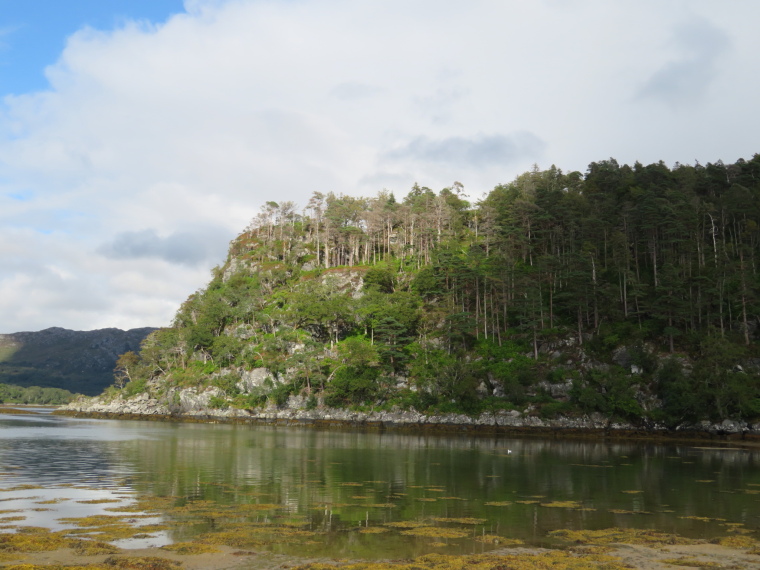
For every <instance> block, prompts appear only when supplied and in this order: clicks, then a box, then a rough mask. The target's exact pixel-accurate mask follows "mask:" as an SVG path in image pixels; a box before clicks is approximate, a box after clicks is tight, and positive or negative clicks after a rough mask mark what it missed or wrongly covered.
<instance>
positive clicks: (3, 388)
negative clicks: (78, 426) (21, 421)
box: [0, 384, 77, 406]
mask: <svg viewBox="0 0 760 570" xmlns="http://www.w3.org/2000/svg"><path fill="white" fill-rule="evenodd" d="M76 396H77V394H72V393H71V392H69V391H68V390H61V389H60V388H42V387H40V386H27V387H24V386H12V385H9V384H0V403H4V404H40V405H44V406H58V405H61V404H68V403H69V402H71V401H72V400H73V399H74V398H76Z"/></svg>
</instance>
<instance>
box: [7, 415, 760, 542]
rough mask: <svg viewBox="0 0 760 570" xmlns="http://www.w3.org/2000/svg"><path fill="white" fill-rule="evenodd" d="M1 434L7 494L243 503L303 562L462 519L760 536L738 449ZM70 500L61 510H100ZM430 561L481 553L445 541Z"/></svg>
mask: <svg viewBox="0 0 760 570" xmlns="http://www.w3.org/2000/svg"><path fill="white" fill-rule="evenodd" d="M0 435H2V439H1V440H0V460H2V464H3V466H4V468H3V471H4V473H3V475H2V479H3V481H4V483H3V487H6V488H7V487H9V486H12V485H18V484H32V485H40V486H42V487H44V488H45V490H44V492H47V491H50V492H53V493H54V492H61V491H62V490H63V489H65V488H66V487H65V486H66V485H72V486H73V487H75V488H76V489H78V490H77V492H82V493H87V494H88V497H89V498H92V497H100V496H112V497H116V498H118V499H119V500H120V501H122V503H128V502H129V501H130V500H132V499H131V498H130V497H131V496H132V495H130V493H137V494H138V495H140V496H146V495H148V496H156V497H170V498H171V501H174V504H176V505H186V504H187V505H192V504H194V502H195V503H197V502H199V501H210V502H211V503H212V504H218V505H220V506H224V505H248V506H249V507H252V509H249V511H248V512H250V513H255V514H251V515H250V516H249V517H248V520H250V521H254V522H272V521H275V522H276V521H277V520H281V521H285V520H287V521H291V522H293V521H298V524H303V525H305V528H309V529H311V530H315V531H320V532H322V533H325V534H323V535H321V536H322V540H321V541H318V542H319V543H318V544H314V545H312V546H309V548H310V549H311V550H310V554H326V555H331V556H338V555H341V556H343V555H362V556H367V555H368V554H367V553H371V552H373V551H374V550H373V549H376V550H380V549H382V548H385V549H386V550H385V552H387V547H388V544H391V543H392V544H393V545H394V552H397V553H398V555H415V554H421V553H424V552H429V551H431V548H432V547H431V544H432V543H431V541H430V540H423V539H420V538H419V537H409V536H407V535H403V534H402V533H400V532H394V533H392V534H383V535H377V536H372V535H369V534H366V535H362V534H360V532H361V530H362V529H366V528H368V527H372V528H377V527H382V526H383V525H386V526H385V527H384V528H386V530H387V528H389V527H388V526H387V525H389V524H393V523H398V522H403V521H423V522H425V524H439V525H440V524H448V523H445V522H444V523H441V522H440V521H450V520H458V521H460V523H461V521H463V520H465V519H468V518H469V519H473V520H477V521H482V522H479V523H477V524H473V525H472V526H469V527H467V528H468V532H470V531H471V532H472V533H473V536H474V535H475V534H478V533H480V534H488V533H492V534H498V535H500V536H503V537H508V538H519V539H522V540H525V541H527V542H529V543H532V544H545V543H546V541H547V538H546V537H547V533H548V532H549V531H551V530H555V529H559V528H579V529H580V528H586V529H600V528H608V527H612V526H620V527H638V528H657V529H660V530H663V531H667V532H675V533H680V534H685V535H687V536H693V537H712V536H723V535H725V534H726V528H727V527H726V524H729V523H731V524H738V523H741V524H743V525H744V528H745V529H748V530H751V531H755V530H757V529H758V527H760V520H759V519H758V514H757V513H759V512H760V509H758V508H757V507H758V504H757V502H758V500H759V499H760V470H758V454H757V452H754V451H748V450H744V449H736V448H712V447H695V446H689V445H653V444H639V443H619V442H615V443H609V442H604V441H560V440H537V439H515V438H505V437H492V438H486V437H469V436H465V435H462V436H433V435H410V434H402V433H356V432H346V431H316V430H312V429H308V428H303V429H298V428H280V427H277V428H275V427H249V426H228V425H197V424H169V423H152V422H118V421H81V420H73V419H68V418H61V417H54V416H48V417H39V416H37V417H34V416H28V417H27V416H12V417H11V416H7V417H3V416H0ZM509 450H511V453H509V452H508V451H509ZM44 492H43V491H40V490H34V491H20V490H19V491H5V492H3V493H1V494H0V495H2V497H1V498H2V500H5V499H8V498H13V496H14V495H13V494H14V493H16V494H18V493H22V494H23V493H25V494H26V495H27V496H28V495H41V494H43V496H47V495H44ZM20 496H22V495H18V496H17V498H18V497H20ZM76 500H77V499H75V498H74V497H71V498H70V501H68V502H69V503H70V504H72V505H75V506H76V507H75V508H76V509H79V510H80V511H82V510H83V509H85V508H86V509H89V510H88V511H87V512H96V511H97V508H96V507H97V506H96V505H81V504H80V503H76ZM35 501H38V499H34V500H27V502H26V503H13V504H14V506H18V505H21V506H18V508H21V509H23V510H25V512H26V510H28V509H30V508H31V505H32V504H34V505H35V506H36V507H39V505H38V504H37V502H35ZM11 503H12V501H11ZM63 504H64V503H62V505H63ZM0 505H3V503H0ZM24 505H25V506H24ZM257 505H258V506H261V507H262V508H261V509H260V510H259V509H257V508H255V507H256V506H257ZM9 508H10V507H9ZM63 508H64V507H60V509H59V510H56V511H55V512H52V513H48V515H46V514H45V512H37V511H35V512H36V513H37V514H35V515H34V516H30V517H29V519H28V521H32V520H33V521H34V522H33V523H31V522H30V524H37V525H39V526H51V524H44V523H43V522H41V521H44V519H45V518H46V516H49V517H50V519H51V520H52V523H53V524H55V517H58V518H60V517H61V516H62V514H61V513H62V510H61V509H63ZM65 516H71V515H68V514H66V515H65ZM77 516H80V515H77ZM81 516H83V515H81ZM167 516H168V517H170V518H171V516H175V515H173V514H167ZM208 519H209V517H208V516H206V518H205V519H204V520H198V521H194V522H193V521H190V522H187V521H185V522H183V525H182V526H181V527H180V528H178V529H174V530H172V531H171V532H172V534H171V535H165V536H157V537H156V538H155V539H154V540H157V541H168V540H172V539H174V540H185V539H188V538H192V537H193V536H194V535H197V534H198V533H201V532H207V531H208V529H209V525H210V524H212V523H210V522H209V520H208ZM51 520H48V523H50V522H51ZM430 521H438V522H433V523H431V522H430ZM185 523H187V524H185ZM462 524H465V523H462ZM357 545H358V546H357ZM283 548H284V547H283ZM299 548H301V547H299ZM357 548H360V550H361V553H358V551H357ZM436 548H438V549H439V550H437V551H441V550H440V548H444V551H447V552H466V551H475V550H480V549H483V548H486V547H485V546H483V545H482V544H480V543H475V542H473V541H472V540H469V541H467V540H449V541H446V542H445V544H444V546H441V545H440V544H439V546H437V547H436ZM380 551H382V550H380ZM299 552H301V553H303V551H302V549H301V550H300V551H299Z"/></svg>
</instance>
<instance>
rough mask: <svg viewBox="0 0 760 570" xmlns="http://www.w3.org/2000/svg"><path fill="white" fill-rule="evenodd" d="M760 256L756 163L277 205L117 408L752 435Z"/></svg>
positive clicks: (594, 173) (525, 177)
mask: <svg viewBox="0 0 760 570" xmlns="http://www.w3.org/2000/svg"><path fill="white" fill-rule="evenodd" d="M759 246H760V155H755V156H754V157H753V158H752V159H751V160H738V161H737V162H736V163H734V164H723V163H722V162H720V161H718V162H716V163H708V164H705V165H701V164H695V165H682V164H676V165H675V166H673V167H672V168H671V167H668V166H666V165H665V164H663V163H662V162H660V163H657V164H650V165H646V166H645V165H642V164H639V163H636V164H634V165H633V166H629V165H621V164H618V162H616V161H615V160H614V159H610V160H604V161H601V162H595V163H592V164H590V165H589V167H588V170H587V171H586V172H585V173H580V172H569V173H565V172H562V171H561V170H560V169H558V168H556V167H551V168H549V169H548V170H539V169H538V168H534V169H533V170H531V171H530V172H526V173H524V174H522V175H520V176H518V177H517V178H516V179H515V180H514V181H512V182H509V183H505V184H501V185H498V186H496V187H495V188H494V189H493V190H491V191H490V192H489V193H488V194H487V195H484V196H483V197H482V198H481V199H478V200H473V199H472V198H471V197H469V196H467V195H466V190H465V188H463V186H462V185H461V184H459V183H455V184H453V185H452V186H451V187H449V188H444V189H442V190H433V189H430V188H427V187H424V186H420V185H414V187H413V188H412V189H411V190H410V191H409V192H408V194H407V195H406V196H405V197H403V198H396V197H395V195H394V194H393V193H391V192H388V191H382V192H379V193H378V194H377V195H376V196H374V197H366V198H362V197H354V196H345V195H334V194H326V195H325V194H320V193H316V192H315V193H314V194H313V196H312V198H311V200H310V201H309V202H308V204H305V205H301V206H297V205H296V204H294V203H291V202H280V203H276V202H267V203H266V204H265V205H264V206H263V208H262V210H261V213H260V214H259V215H258V216H257V217H256V218H255V219H254V220H253V221H252V222H251V224H250V225H249V227H247V228H246V229H245V231H243V232H242V233H241V234H240V235H239V236H238V237H237V238H236V239H235V240H233V242H232V243H231V246H230V251H229V255H228V258H227V260H226V262H225V263H224V264H223V265H221V266H219V267H217V268H215V269H214V270H213V272H212V278H211V281H210V283H209V284H208V286H207V287H206V288H204V289H203V290H200V291H197V292H196V293H194V294H193V295H191V296H190V297H189V298H188V300H187V301H186V302H185V303H184V304H183V305H182V306H181V308H180V309H179V311H178V312H177V314H176V317H175V320H174V322H173V325H172V326H171V327H170V328H165V329H161V330H159V331H156V332H154V333H152V334H151V335H150V336H149V337H148V338H147V339H146V340H145V341H144V342H143V344H142V349H141V350H140V351H139V353H134V352H128V353H126V354H124V355H122V356H121V358H120V359H119V362H118V366H117V371H116V373H117V381H116V384H115V386H114V387H112V388H110V389H109V392H108V394H107V396H108V397H115V396H116V395H118V394H121V396H122V397H130V396H135V395H138V394H142V393H149V394H151V395H152V396H154V397H156V398H158V399H163V400H165V401H166V402H168V403H169V404H171V403H172V399H174V400H175V403H176V400H177V398H178V396H177V391H176V390H177V389H179V388H182V387H194V388H197V389H198V390H203V389H206V388H208V389H209V390H210V392H209V393H210V394H211V396H210V400H209V405H210V406H211V407H216V408H220V409H222V408H227V407H236V408H240V409H248V410H255V409H256V408H258V407H262V406H277V405H280V406H282V405H285V404H286V403H288V401H290V403H291V405H292V404H293V402H296V403H297V404H298V405H301V406H304V407H306V408H316V407H321V406H329V407H354V408H357V409H360V410H361V409H365V410H366V409H410V408H414V409H416V410H418V411H426V412H430V413H433V412H464V413H470V414H477V413H479V412H482V411H484V410H520V411H521V413H527V414H535V415H538V416H541V417H555V416H558V415H564V416H573V415H579V414H589V413H592V412H598V413H600V414H603V415H604V416H606V417H609V418H621V419H625V420H627V421H633V422H642V423H644V424H654V423H656V424H659V425H665V426H668V427H676V426H679V425H682V424H684V423H688V422H696V421H699V420H712V421H720V420H722V419H734V420H742V421H747V422H752V421H756V420H758V419H760V358H758V357H760V354H758V324H760V321H759V319H760V280H759V278H758V261H760V250H759ZM257 371H258V372H257Z"/></svg>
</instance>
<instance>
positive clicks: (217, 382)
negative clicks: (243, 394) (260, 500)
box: [212, 374, 240, 397]
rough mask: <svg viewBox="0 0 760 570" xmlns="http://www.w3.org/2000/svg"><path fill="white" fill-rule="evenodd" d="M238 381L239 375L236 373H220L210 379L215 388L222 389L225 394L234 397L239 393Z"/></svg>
mask: <svg viewBox="0 0 760 570" xmlns="http://www.w3.org/2000/svg"><path fill="white" fill-rule="evenodd" d="M238 382H240V376H239V375H237V374H222V375H220V376H217V377H216V378H214V380H213V381H212V384H213V385H214V386H216V387H217V388H221V389H222V390H224V393H225V394H226V395H227V396H230V397H234V396H237V395H238V394H239V393H240V389H239V388H238V387H237V384H238Z"/></svg>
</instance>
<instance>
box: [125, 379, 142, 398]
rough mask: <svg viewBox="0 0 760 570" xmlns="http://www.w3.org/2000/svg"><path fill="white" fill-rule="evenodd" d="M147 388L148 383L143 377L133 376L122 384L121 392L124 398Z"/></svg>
mask: <svg viewBox="0 0 760 570" xmlns="http://www.w3.org/2000/svg"><path fill="white" fill-rule="evenodd" d="M147 388H148V384H147V381H146V380H145V378H135V379H134V380H130V381H129V382H127V383H126V384H125V385H124V390H123V394H124V397H125V398H131V397H132V396H136V395H137V394H141V393H143V392H146V391H147Z"/></svg>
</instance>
